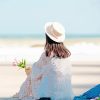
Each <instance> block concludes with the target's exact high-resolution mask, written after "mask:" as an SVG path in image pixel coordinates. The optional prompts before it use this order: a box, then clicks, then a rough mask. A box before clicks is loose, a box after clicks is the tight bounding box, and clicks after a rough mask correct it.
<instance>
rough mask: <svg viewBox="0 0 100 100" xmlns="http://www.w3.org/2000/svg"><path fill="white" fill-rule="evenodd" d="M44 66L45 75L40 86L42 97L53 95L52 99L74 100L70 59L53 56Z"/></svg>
mask: <svg viewBox="0 0 100 100" xmlns="http://www.w3.org/2000/svg"><path fill="white" fill-rule="evenodd" d="M47 59H48V57H47ZM43 67H44V68H43V70H42V71H44V72H43V73H44V75H43V78H42V80H41V83H40V88H39V90H42V91H40V92H39V95H40V97H51V100H72V86H71V71H70V68H71V64H70V61H69V59H68V58H63V59H59V58H57V57H53V58H51V59H49V62H48V64H46V65H45V66H43Z"/></svg>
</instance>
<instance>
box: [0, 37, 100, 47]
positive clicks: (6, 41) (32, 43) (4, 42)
mask: <svg viewBox="0 0 100 100" xmlns="http://www.w3.org/2000/svg"><path fill="white" fill-rule="evenodd" d="M81 43H88V44H95V45H100V37H98V38H68V39H66V40H65V41H64V44H65V45H68V46H71V45H75V44H81ZM44 45H45V39H41V38H40V39H37V38H35V39H32V38H19V39H18V38H0V47H4V46H12V47H13V46H19V47H23V46H28V47H43V46H44Z"/></svg>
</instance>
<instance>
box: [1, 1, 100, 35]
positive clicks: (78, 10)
mask: <svg viewBox="0 0 100 100" xmlns="http://www.w3.org/2000/svg"><path fill="white" fill-rule="evenodd" d="M48 21H56V22H60V23H62V24H63V25H64V27H65V30H66V33H70V34H79V35H80V34H100V0H0V34H37V33H38V34H42V33H43V32H44V25H45V23H46V22H48Z"/></svg>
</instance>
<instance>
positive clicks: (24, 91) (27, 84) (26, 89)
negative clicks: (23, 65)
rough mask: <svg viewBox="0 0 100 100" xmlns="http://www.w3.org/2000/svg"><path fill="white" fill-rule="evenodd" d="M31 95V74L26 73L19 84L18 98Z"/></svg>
mask: <svg viewBox="0 0 100 100" xmlns="http://www.w3.org/2000/svg"><path fill="white" fill-rule="evenodd" d="M31 95H32V85H31V75H28V76H27V78H26V80H25V81H24V83H23V84H22V85H21V88H20V91H19V93H18V96H19V99H22V98H25V97H29V96H31Z"/></svg>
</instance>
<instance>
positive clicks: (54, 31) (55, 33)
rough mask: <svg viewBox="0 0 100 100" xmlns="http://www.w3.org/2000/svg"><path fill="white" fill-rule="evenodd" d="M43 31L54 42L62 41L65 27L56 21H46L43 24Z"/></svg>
mask: <svg viewBox="0 0 100 100" xmlns="http://www.w3.org/2000/svg"><path fill="white" fill-rule="evenodd" d="M45 33H46V34H47V36H49V38H50V39H52V40H53V41H55V42H63V41H64V40H65V29H64V27H63V26H62V25H61V24H60V23H58V22H48V23H46V24H45Z"/></svg>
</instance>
